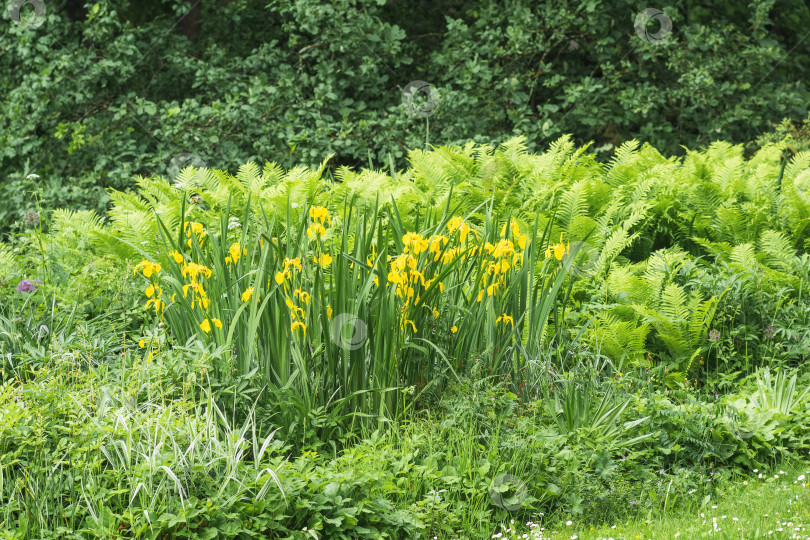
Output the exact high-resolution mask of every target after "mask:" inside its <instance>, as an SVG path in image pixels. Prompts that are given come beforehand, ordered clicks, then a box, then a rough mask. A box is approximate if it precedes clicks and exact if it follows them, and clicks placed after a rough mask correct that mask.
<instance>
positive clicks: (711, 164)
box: [0, 137, 810, 369]
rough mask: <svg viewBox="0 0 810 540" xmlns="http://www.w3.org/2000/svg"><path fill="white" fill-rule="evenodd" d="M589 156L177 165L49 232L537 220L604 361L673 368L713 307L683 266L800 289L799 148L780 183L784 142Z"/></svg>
mask: <svg viewBox="0 0 810 540" xmlns="http://www.w3.org/2000/svg"><path fill="white" fill-rule="evenodd" d="M587 149H588V146H584V147H580V148H576V147H575V145H574V144H573V142H572V141H571V138H570V137H562V138H560V139H558V140H556V141H554V142H552V143H551V144H550V145H549V147H548V150H547V151H546V152H544V153H542V154H531V153H529V152H528V151H527V146H526V141H525V139H523V138H520V137H517V138H514V139H512V140H510V141H507V142H505V143H503V144H501V145H500V146H498V147H497V148H493V147H490V146H486V145H476V144H474V143H467V144H465V145H463V146H442V147H438V148H434V149H431V150H413V151H411V152H410V154H409V162H410V166H409V168H408V169H406V170H404V171H387V172H384V171H380V170H368V169H363V170H360V171H354V170H351V169H348V168H345V167H341V168H338V169H336V170H334V171H330V172H327V165H328V159H329V158H327V159H326V160H324V162H323V163H322V164H321V165H320V166H319V167H318V168H314V169H311V168H307V167H295V168H293V169H290V170H284V169H283V168H281V167H280V166H279V165H277V164H275V163H267V164H265V165H264V166H263V167H259V166H258V165H257V164H255V163H247V164H245V165H243V166H241V167H240V168H239V169H238V171H237V172H236V174H235V175H232V174H230V173H229V172H228V171H222V170H213V169H204V168H203V169H194V168H193V167H188V168H186V169H184V170H183V171H181V172H180V174H179V175H178V177H177V178H175V179H171V180H170V179H166V178H163V177H154V178H138V179H137V186H138V187H137V189H136V190H135V191H132V192H126V193H125V192H119V191H113V192H112V193H111V199H112V207H111V209H110V210H109V212H108V215H107V216H106V219H105V220H102V219H100V218H99V217H98V216H96V215H95V214H93V213H92V212H67V211H62V212H56V213H55V215H54V226H55V228H56V229H57V231H59V232H61V233H68V232H69V231H72V232H73V233H77V234H81V235H82V236H83V237H86V238H88V239H89V241H90V242H92V243H93V245H94V246H95V248H96V249H98V250H100V251H103V252H106V253H114V254H117V255H118V256H120V257H122V258H130V257H135V256H136V253H137V248H142V249H144V250H145V251H152V252H153V251H155V250H156V249H158V247H159V246H158V245H157V217H158V216H159V217H160V218H161V219H162V220H163V222H164V223H166V224H167V225H168V226H169V227H176V226H177V225H178V224H179V223H180V222H181V219H182V220H185V221H199V222H202V223H204V224H206V225H211V226H213V225H215V224H217V223H218V222H219V219H220V218H219V216H220V215H221V214H222V213H224V210H225V208H227V207H228V206H230V208H231V215H243V211H244V210H245V209H246V208H248V207H250V208H251V209H253V210H254V212H253V215H252V216H251V218H250V219H255V220H256V221H259V220H261V219H262V216H261V214H262V212H263V213H266V214H267V215H271V214H276V216H277V219H278V222H279V224H280V225H282V224H283V222H284V220H285V219H286V216H287V212H288V211H289V212H290V213H291V214H292V215H293V216H295V215H296V214H297V212H298V211H299V210H298V208H299V207H301V208H302V207H304V206H305V205H306V204H307V203H310V204H319V205H324V206H327V207H329V208H330V210H333V211H334V212H335V213H336V214H338V215H339V214H340V212H341V210H342V209H343V208H344V207H346V206H348V205H347V203H348V202H349V201H353V202H354V204H355V205H360V207H361V208H362V207H363V206H364V205H367V206H368V207H369V208H371V207H374V206H375V205H376V204H377V201H379V203H381V204H383V205H386V204H395V205H396V207H397V209H398V210H399V215H400V216H402V219H403V224H404V225H405V226H408V227H411V228H416V227H417V226H418V223H419V220H420V219H423V218H424V216H425V214H426V213H428V212H437V213H440V212H441V211H442V210H443V209H444V208H445V207H447V205H449V206H450V207H451V208H457V209H456V210H455V212H456V214H457V215H465V216H467V218H468V219H469V220H470V221H471V222H473V223H479V224H480V223H483V222H484V220H485V219H486V212H487V210H486V209H487V208H491V210H489V211H490V212H491V214H492V215H494V216H499V217H500V218H501V219H506V217H507V216H510V217H512V218H514V219H517V220H518V221H519V222H521V223H522V224H523V225H527V224H533V223H534V222H535V221H536V220H537V221H539V222H540V224H541V227H544V226H545V225H546V224H548V223H549V222H551V223H552V229H551V236H550V237H551V238H552V239H557V238H559V237H560V236H561V235H562V237H563V239H564V241H565V242H568V241H571V242H572V243H577V242H582V241H584V245H583V246H582V247H581V249H580V250H579V255H578V256H579V257H581V261H580V262H581V265H580V268H579V271H578V272H576V273H575V274H576V276H577V279H578V280H579V281H578V283H577V286H576V288H575V291H576V292H578V294H579V297H580V298H587V297H588V295H591V296H593V295H597V296H599V297H600V298H601V299H602V300H603V301H606V302H607V304H606V305H607V306H608V309H607V310H606V311H605V312H604V313H601V314H600V316H599V317H597V318H596V319H595V322H594V324H592V325H591V326H590V327H589V330H588V335H587V338H586V339H588V340H590V341H591V343H592V344H594V345H595V346H597V347H601V349H602V351H603V352H604V353H605V354H606V355H607V356H608V357H610V358H611V359H612V360H614V361H617V362H618V361H626V360H628V359H630V360H633V361H642V359H643V357H644V352H645V351H647V350H648V349H649V348H650V346H651V343H653V342H657V343H659V344H662V347H663V349H664V350H665V351H666V352H667V353H668V354H669V355H670V356H671V357H672V358H675V359H678V361H679V362H680V364H681V367H682V368H685V369H688V368H689V367H690V366H691V364H692V361H693V360H694V358H695V357H696V355H697V354H698V353H700V352H701V351H703V350H704V349H705V346H706V343H705V342H706V333H707V332H708V327H709V325H710V323H711V320H712V317H713V315H714V311H715V309H716V308H717V303H718V297H717V296H712V297H702V296H700V295H697V294H696V293H694V292H691V291H689V290H687V288H686V287H685V286H684V285H683V284H679V283H677V282H676V280H675V276H676V275H677V274H678V272H679V271H680V270H681V269H682V268H683V267H684V265H688V264H692V265H694V264H703V263H708V262H715V263H722V264H725V265H727V266H728V267H729V268H730V269H732V270H734V271H736V272H740V273H741V274H743V275H749V276H752V277H755V278H756V280H757V283H763V282H765V285H764V286H765V287H772V288H787V289H788V290H790V289H792V290H798V289H799V288H800V287H803V286H806V282H807V280H808V277H809V276H808V268H810V261H808V258H809V257H810V255H808V250H810V200H808V195H807V192H806V191H804V187H803V186H801V185H799V182H797V179H800V177H801V176H802V175H805V176H806V175H810V153H808V152H799V153H797V154H796V155H795V156H794V157H793V158H792V159H791V161H790V162H789V163H788V164H787V166H786V167H785V169H784V173H783V175H782V177H781V178H780V177H779V171H780V168H781V163H780V160H781V156H782V148H781V147H780V146H779V145H775V144H770V145H767V146H765V147H763V148H762V149H761V150H759V151H758V152H757V153H756V154H755V155H754V156H752V157H751V158H750V159H745V158H744V156H743V149H742V146H741V145H731V144H728V143H725V142H716V143H713V144H712V145H710V146H709V147H708V148H706V149H704V150H700V151H694V150H688V151H687V152H686V155H685V156H684V157H682V158H674V157H670V158H667V157H664V156H662V155H661V154H660V153H659V152H658V151H657V150H656V149H655V148H653V147H651V146H650V145H648V144H644V145H642V144H640V143H639V142H638V141H635V140H633V141H628V142H626V143H624V144H623V145H622V146H621V147H619V148H618V149H617V151H616V153H615V155H614V157H613V159H611V160H610V162H609V163H607V164H603V163H599V162H597V161H596V160H595V159H594V158H593V156H592V155H591V154H588V153H587ZM330 157H331V156H330ZM181 212H185V215H183V216H181V215H180V213H181ZM0 253H1V252H0ZM575 296H576V294H575Z"/></svg>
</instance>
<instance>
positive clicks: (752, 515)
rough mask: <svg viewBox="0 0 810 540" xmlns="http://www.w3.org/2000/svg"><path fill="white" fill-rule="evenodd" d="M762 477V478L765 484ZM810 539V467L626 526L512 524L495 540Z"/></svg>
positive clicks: (754, 477)
mask: <svg viewBox="0 0 810 540" xmlns="http://www.w3.org/2000/svg"><path fill="white" fill-rule="evenodd" d="M760 476H761V478H760ZM764 537H769V538H802V539H808V538H810V463H794V464H792V465H782V468H778V467H777V468H776V469H774V470H773V471H768V472H765V471H761V470H757V472H751V476H750V477H748V478H745V477H739V478H736V479H735V480H733V481H731V482H729V483H728V484H727V485H724V486H721V487H720V488H719V489H718V492H717V494H716V496H715V497H713V498H710V499H708V498H707V499H706V500H704V501H699V500H695V501H691V502H687V503H686V506H681V507H680V509H678V510H676V511H674V512H670V513H667V514H661V515H657V516H656V515H652V514H650V515H648V516H647V517H646V518H644V519H635V520H631V521H629V522H627V523H616V524H606V525H601V526H590V525H587V524H586V523H583V522H582V520H577V519H576V518H573V517H572V518H571V519H570V520H568V521H566V522H564V523H556V524H554V525H553V526H552V525H550V526H548V527H544V526H543V525H542V524H535V525H533V526H532V527H526V526H525V525H523V526H520V525H518V524H515V523H513V524H512V525H511V526H510V527H509V528H506V529H505V530H504V532H503V533H499V534H496V535H493V538H526V539H527V540H531V539H540V538H559V539H563V538H570V539H581V540H610V539H613V540H635V539H648V540H659V539H664V538H685V539H691V538H720V539H729V540H730V539H747V538H764Z"/></svg>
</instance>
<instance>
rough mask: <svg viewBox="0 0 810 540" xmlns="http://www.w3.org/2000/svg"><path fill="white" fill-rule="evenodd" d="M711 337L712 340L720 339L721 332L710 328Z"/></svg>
mask: <svg viewBox="0 0 810 540" xmlns="http://www.w3.org/2000/svg"><path fill="white" fill-rule="evenodd" d="M709 339H710V340H712V341H717V340H719V339H720V332H719V331H717V330H714V329H712V330H709Z"/></svg>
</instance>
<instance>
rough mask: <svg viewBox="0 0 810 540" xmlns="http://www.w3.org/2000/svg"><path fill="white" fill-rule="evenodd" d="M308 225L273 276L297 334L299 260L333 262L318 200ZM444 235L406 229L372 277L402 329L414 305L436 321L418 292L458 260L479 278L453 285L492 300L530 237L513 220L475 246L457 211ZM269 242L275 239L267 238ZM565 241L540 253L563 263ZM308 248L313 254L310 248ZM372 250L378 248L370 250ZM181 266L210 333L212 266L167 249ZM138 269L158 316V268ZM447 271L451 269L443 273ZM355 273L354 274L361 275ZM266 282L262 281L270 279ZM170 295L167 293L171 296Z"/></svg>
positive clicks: (200, 233) (244, 297)
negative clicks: (303, 250)
mask: <svg viewBox="0 0 810 540" xmlns="http://www.w3.org/2000/svg"><path fill="white" fill-rule="evenodd" d="M309 218H310V223H309V225H308V227H307V229H306V233H307V236H308V238H309V240H310V242H314V243H315V245H314V246H313V248H314V249H313V251H311V252H310V253H309V254H307V255H306V256H305V255H304V254H302V255H301V256H299V257H294V258H285V259H283V262H282V263H281V268H279V269H278V271H276V273H275V275H274V276H273V278H274V280H275V282H276V284H278V285H282V286H283V287H282V290H283V293H282V294H283V298H284V301H285V304H286V306H287V308H288V309H289V310H290V315H291V320H292V323H291V331H292V332H293V334H295V335H297V336H302V335H305V334H306V332H307V316H308V312H309V307H310V301H311V298H310V293H309V292H307V291H305V290H302V289H301V288H296V286H297V285H298V284H303V283H305V282H306V281H305V280H302V279H301V277H300V275H301V274H302V273H303V271H304V266H303V263H302V261H303V260H304V259H305V258H309V257H310V256H311V257H312V258H311V259H310V260H312V261H313V262H314V263H315V268H316V269H317V268H321V269H327V268H328V267H329V266H330V265H331V264H332V263H333V258H332V255H330V254H329V253H327V249H326V243H325V242H324V237H326V236H327V232H328V228H329V227H331V226H332V218H331V216H330V215H329V212H328V210H327V209H326V208H325V207H322V206H313V207H311V208H310V209H309ZM446 231H447V232H446V234H433V235H431V236H428V237H424V236H422V235H421V234H419V233H417V232H406V233H405V234H404V235H403V237H402V246H403V248H402V252H401V253H400V254H398V255H394V256H392V257H390V258H389V260H388V261H386V263H385V264H386V266H387V267H388V268H387V280H386V283H385V284H382V285H381V284H380V282H379V280H378V279H377V277H376V276H375V277H374V283H375V284H376V286H378V287H380V286H383V287H393V288H394V290H393V292H394V295H395V297H396V298H397V299H398V302H399V303H400V305H399V311H400V313H401V317H400V320H399V323H400V324H399V325H400V327H401V328H402V329H409V330H411V331H413V332H417V331H418V328H417V327H416V323H415V322H414V320H413V319H414V318H416V317H414V314H415V313H416V312H415V310H416V309H428V310H429V311H430V313H432V315H433V319H438V318H439V317H440V315H441V311H440V310H441V306H425V305H422V298H424V297H425V293H426V292H427V291H428V290H429V289H430V288H431V287H437V288H438V289H439V292H440V293H441V292H444V288H445V284H444V283H443V282H441V281H438V279H439V276H440V275H441V274H442V272H443V268H444V267H446V265H449V264H451V263H453V262H454V261H456V260H457V259H462V260H470V261H471V262H474V264H475V267H476V268H478V269H479V274H478V275H479V276H480V281H479V279H475V280H467V279H465V278H463V277H462V276H461V275H459V277H460V278H461V280H462V282H461V283H458V284H456V285H454V286H459V287H461V290H462V291H464V294H465V295H466V296H467V297H468V298H470V297H471V298H476V300H477V301H478V302H482V301H484V299H485V298H486V299H490V298H493V299H494V298H497V297H498V296H499V295H500V294H502V293H503V292H504V291H506V289H507V288H508V286H509V280H510V279H511V277H510V276H511V275H512V273H513V272H515V271H516V270H517V269H519V268H521V267H522V265H523V253H524V251H525V250H526V247H527V244H528V237H527V235H526V234H523V233H522V232H521V230H520V226H519V225H518V223H517V222H516V221H514V220H511V221H509V222H507V223H505V224H503V226H502V227H501V229H500V235H499V237H498V238H497V239H496V240H492V242H485V243H484V245H483V246H481V245H480V243H479V242H480V236H479V233H478V231H476V230H475V229H473V227H472V226H471V225H470V224H468V223H467V222H465V220H464V219H463V218H461V217H453V218H451V219H450V220H449V221H448V222H447V224H446ZM184 232H185V235H186V237H187V245H188V246H189V248H191V247H192V245H193V241H195V240H196V241H197V242H198V243H199V246H200V247H202V246H203V239H204V238H206V231H205V228H204V227H203V225H202V224H200V223H197V222H186V223H185V225H184ZM272 241H273V243H274V244H277V243H278V239H276V238H273V239H272ZM569 245H570V244H563V238H562V236H561V237H560V242H559V243H557V244H554V245H551V246H549V247H548V249H547V250H546V252H545V256H546V258H552V257H553V258H554V259H556V260H557V261H561V260H562V259H563V257H564V255H565V254H566V253H568V251H569ZM256 246H257V248H258V247H259V246H261V247H262V248H263V247H264V240H263V239H261V238H259V239H258V240H257V242H256ZM313 252H314V254H313ZM375 253H376V252H375ZM246 255H247V249H246V248H244V247H243V246H242V245H241V244H240V243H239V242H235V243H233V244H231V245H230V247H229V248H228V252H227V254H226V255H225V264H226V266H235V265H237V263H239V261H240V260H241V259H242V257H244V256H246ZM168 256H169V257H170V259H173V260H174V262H175V263H177V264H178V265H179V267H180V271H181V274H182V277H183V278H185V279H186V280H188V281H187V282H186V283H185V284H183V285H182V294H183V297H184V298H188V294H189V291H191V293H192V294H191V303H190V305H191V308H192V309H195V308H197V309H200V310H202V311H203V316H204V317H205V318H204V319H203V320H202V322H201V323H200V328H201V330H202V331H203V332H206V333H210V332H211V331H212V329H213V328H219V329H221V328H222V326H223V325H222V321H220V320H219V319H216V318H210V317H208V316H207V311H208V309H209V306H210V299H209V297H208V293H207V292H206V287H207V284H206V280H207V279H210V278H211V276H212V270H211V269H210V268H208V267H206V266H205V265H203V264H199V263H195V262H191V261H189V260H187V258H188V256H187V255H183V254H181V253H179V252H178V251H176V250H175V251H173V252H171V253H169V255H168ZM373 259H375V255H372V256H371V257H369V258H367V261H366V262H367V263H368V265H369V266H371V267H372V271H373V267H374V265H375V264H376V263H375V262H374V261H373ZM139 270H140V271H142V272H143V275H144V277H146V278H147V279H149V280H150V284H149V286H148V287H147V289H146V291H145V293H146V296H147V297H148V298H149V301H148V303H147V305H146V308H147V309H148V308H150V307H152V306H153V305H154V308H155V311H156V313H158V314H160V313H162V311H163V310H164V309H165V308H166V303H165V302H164V301H163V300H162V289H161V288H160V286H159V285H158V283H157V282H156V280H157V277H158V274H159V273H160V271H161V267H160V265H159V264H157V263H152V262H150V261H147V260H144V261H142V262H140V263H139V264H138V265H136V267H135V273H136V274H137V273H138V271H139ZM449 275H452V274H449ZM359 277H360V276H358V278H359ZM269 283H270V282H269V280H268V285H269ZM262 292H263V291H262V290H257V289H256V288H254V286H251V287H247V288H246V289H245V290H244V291H242V292H241V293H239V294H240V296H239V299H240V300H241V302H243V303H246V302H249V301H251V299H253V296H254V295H258V296H259V301H261V298H260V296H261V294H262ZM175 298H176V294H175V295H172V301H175ZM326 313H327V317H328V318H331V316H332V308H331V307H330V306H326ZM495 322H496V323H498V324H500V323H502V324H504V325H507V324H508V325H511V326H514V319H513V318H512V316H509V315H507V314H506V313H503V314H502V315H500V316H498V317H497V319H496V321H495ZM457 331H458V326H456V325H455V324H453V325H452V327H451V332H452V333H453V334H455V333H456V332H457Z"/></svg>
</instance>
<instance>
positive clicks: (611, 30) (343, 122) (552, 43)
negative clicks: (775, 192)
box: [0, 0, 810, 232]
mask: <svg viewBox="0 0 810 540" xmlns="http://www.w3.org/2000/svg"><path fill="white" fill-rule="evenodd" d="M44 4H45V6H46V15H45V18H44V20H41V21H37V23H38V24H37V25H30V26H28V27H26V26H24V25H19V24H16V23H14V22H13V21H12V20H11V19H10V14H9V13H8V12H7V11H6V10H4V11H3V13H2V17H3V19H2V20H3V24H2V25H0V51H2V54H0V172H1V174H0V198H2V200H3V201H4V204H3V205H2V207H0V231H1V232H8V231H9V230H10V228H12V227H14V223H15V222H18V220H19V219H20V218H21V217H22V215H23V214H24V213H25V212H26V211H29V210H32V209H34V208H35V207H36V206H37V202H36V201H37V200H39V201H40V203H41V204H42V205H44V207H46V208H52V207H57V206H67V207H73V208H93V209H97V210H104V209H105V208H106V206H107V203H108V198H107V196H106V193H105V190H106V189H107V188H109V187H115V188H125V187H127V186H128V185H130V183H131V179H132V177H133V176H134V175H136V174H141V175H144V176H151V175H168V174H169V165H170V162H171V160H172V159H173V158H174V157H176V156H178V155H179V154H192V155H193V156H195V158H194V159H195V160H196V162H197V163H198V164H199V163H207V164H211V165H214V164H215V166H217V167H222V168H233V167H236V166H238V165H240V164H242V163H244V162H246V161H247V160H251V159H252V160H256V161H257V162H259V163H263V162H264V161H266V160H267V161H277V162H279V163H282V164H284V165H289V164H291V163H293V162H294V163H297V164H315V163H318V162H320V161H321V160H322V159H323V158H324V157H325V156H327V155H328V154H330V153H335V157H334V158H333V159H332V161H331V162H330V167H336V166H339V165H352V166H357V165H365V166H373V167H380V166H382V167H385V168H389V167H395V168H401V167H403V166H404V165H405V159H406V152H407V149H411V148H419V147H423V146H424V145H426V144H428V143H431V144H432V143H438V144H449V143H454V142H459V141H463V140H470V139H473V140H475V141H477V142H483V143H495V142H502V141H504V140H506V139H507V138H510V137H512V136H514V135H521V134H525V135H527V136H528V139H527V141H528V147H529V149H530V150H538V149H540V148H542V147H544V146H545V145H547V144H548V143H549V142H550V141H552V140H554V139H556V138H558V137H559V136H560V135H561V134H564V133H572V134H573V135H574V140H575V142H577V143H584V142H587V141H590V140H593V141H595V143H596V144H595V146H594V149H595V150H596V151H597V152H598V153H602V154H604V155H605V156H606V157H607V156H608V155H609V154H610V153H611V150H612V149H613V148H614V147H616V146H618V145H619V144H621V142H623V141H625V140H628V139H631V138H634V137H638V138H641V139H642V140H644V141H646V142H650V143H652V144H653V145H655V146H656V147H657V148H658V149H659V150H661V151H662V152H664V153H665V154H675V153H681V152H682V150H681V146H687V147H690V148H695V147H697V146H700V145H704V144H707V143H710V142H711V141H713V140H716V139H723V140H727V141H730V142H748V141H752V140H754V139H755V138H756V136H757V135H758V134H760V133H762V132H763V131H766V130H768V129H770V128H771V127H772V126H773V125H776V124H778V123H779V122H780V121H781V120H782V119H783V118H786V117H787V118H792V119H793V120H799V119H801V118H804V117H805V115H806V114H807V104H808V101H809V100H808V98H809V97H810V91H808V88H807V86H806V84H805V81H806V79H807V73H808V68H810V40H807V39H805V38H806V37H807V36H806V29H807V28H808V27H810V7H808V5H807V4H806V2H803V1H802V0H779V1H777V0H756V1H753V2H749V1H747V0H746V1H742V0H734V1H729V2H723V3H720V4H717V5H712V6H710V7H707V6H706V4H705V3H703V2H694V1H680V2H674V3H673V2H667V3H665V4H662V5H660V6H657V7H659V8H660V9H661V10H663V12H664V13H665V14H666V16H667V17H669V18H670V19H671V21H672V27H673V29H672V34H671V35H670V36H669V37H668V38H666V39H663V40H661V41H660V42H655V43H647V42H645V41H644V40H642V39H640V38H639V37H638V36H637V35H636V34H635V32H634V28H633V25H634V21H635V18H636V15H637V14H638V12H639V11H640V10H641V9H642V8H644V7H647V6H642V5H639V4H638V3H637V2H633V1H626V0H581V1H574V2H570V1H552V2H543V3H538V2H534V1H530V0H508V1H507V2H505V3H502V2H489V1H482V0H438V1H434V0H399V1H397V0H393V1H388V2H385V1H382V0H334V1H331V2H319V1H313V0H293V1H287V0H285V1H270V2H268V1H267V0H263V1H248V0H230V1H226V2H211V1H208V0H188V1H187V0H162V1H161V0H143V1H137V2H135V1H129V0H116V1H110V0H102V1H98V2H92V1H88V2H85V1H82V0H64V1H62V2H56V1H50V0H49V1H46V2H44ZM31 9H32V8H31V5H30V4H27V5H26V6H24V7H23V10H24V12H25V10H29V11H30V10H31ZM655 24H657V23H655V22H654V21H653V22H650V25H653V26H654V25H655ZM654 31H655V28H654V27H652V28H651V29H650V32H654ZM413 80H423V81H426V82H429V83H430V84H431V85H433V87H434V88H435V89H436V90H437V91H438V92H439V100H438V107H437V108H436V109H435V111H433V114H432V115H430V116H429V117H428V118H423V117H421V116H413V115H409V114H408V111H407V110H406V108H405V107H404V106H403V103H402V100H401V92H402V90H403V88H404V87H405V86H406V85H407V84H408V83H409V82H411V81H413ZM420 95H421V94H420ZM32 173H33V174H36V175H38V177H36V176H34V177H30V178H29V175H30V174H32Z"/></svg>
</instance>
